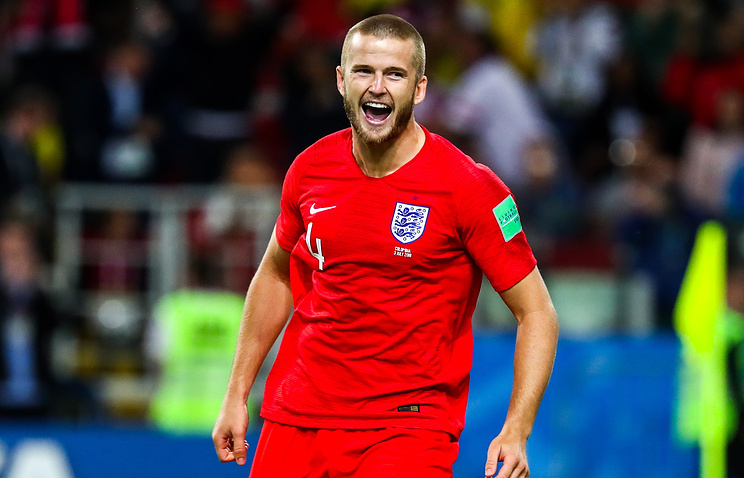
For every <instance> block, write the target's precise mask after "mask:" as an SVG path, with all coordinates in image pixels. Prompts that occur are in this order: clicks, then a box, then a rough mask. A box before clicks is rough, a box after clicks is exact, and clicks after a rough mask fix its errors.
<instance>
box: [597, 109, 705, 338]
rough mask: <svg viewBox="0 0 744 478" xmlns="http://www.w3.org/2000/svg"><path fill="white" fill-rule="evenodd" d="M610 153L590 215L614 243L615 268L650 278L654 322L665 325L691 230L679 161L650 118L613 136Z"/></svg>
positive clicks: (675, 295) (675, 293)
mask: <svg viewBox="0 0 744 478" xmlns="http://www.w3.org/2000/svg"><path fill="white" fill-rule="evenodd" d="M610 154H611V157H612V159H613V162H614V163H615V164H616V165H617V167H616V168H615V170H614V172H613V174H612V175H611V176H609V177H608V178H607V179H605V180H604V181H603V182H602V183H601V184H600V185H599V186H598V187H597V188H596V192H595V195H594V196H593V197H592V198H591V201H590V202H591V204H592V213H591V217H592V218H593V220H594V221H595V224H596V225H598V227H599V229H600V230H601V233H602V235H603V236H604V237H605V238H606V240H608V241H610V242H611V243H612V244H613V246H615V247H617V248H618V254H619V255H620V257H619V259H620V261H619V265H620V269H619V270H618V272H621V273H623V274H626V275H628V276H632V275H634V274H636V273H641V274H643V276H645V277H647V278H649V279H650V281H651V284H652V286H653V289H654V292H655V296H656V304H655V307H656V314H655V315H656V317H657V319H658V323H657V326H659V328H662V329H663V328H669V327H670V326H671V322H670V320H671V313H672V309H673V307H674V302H675V300H676V297H677V292H678V290H679V285H680V282H681V278H682V276H683V274H684V267H685V264H686V262H687V258H688V256H689V253H690V248H691V247H692V237H693V235H694V230H695V227H694V223H693V221H692V220H691V219H690V217H689V216H688V215H687V213H686V209H685V208H684V207H683V205H682V204H681V202H680V198H679V187H678V183H677V177H678V164H677V161H676V160H675V159H674V158H673V157H671V156H669V155H668V154H666V153H665V152H664V151H663V149H662V133H661V128H660V126H659V125H658V123H657V122H654V121H652V120H649V119H646V120H645V121H644V123H643V124H642V129H641V130H640V132H639V134H638V135H637V137H636V139H634V140H632V141H631V140H627V139H626V140H618V141H616V142H615V143H614V146H613V148H612V149H611V152H610Z"/></svg>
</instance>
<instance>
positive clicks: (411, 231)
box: [390, 202, 429, 244]
mask: <svg viewBox="0 0 744 478" xmlns="http://www.w3.org/2000/svg"><path fill="white" fill-rule="evenodd" d="M428 217H429V208H428V207H425V206H416V205H415V204H406V203H402V202H399V203H396V204H395V214H393V220H392V222H391V223H390V231H391V232H392V233H393V237H395V238H396V239H398V241H400V242H402V243H403V244H409V243H411V242H413V241H415V240H416V239H418V238H419V237H421V235H422V234H423V233H424V229H426V219H427V218H428Z"/></svg>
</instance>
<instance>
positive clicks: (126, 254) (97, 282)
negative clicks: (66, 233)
mask: <svg viewBox="0 0 744 478" xmlns="http://www.w3.org/2000/svg"><path fill="white" fill-rule="evenodd" d="M96 219H97V221H96V224H93V225H92V226H91V227H90V228H89V229H88V231H87V232H86V236H87V237H85V238H84V245H83V251H84V254H85V261H84V264H86V270H85V274H84V280H85V283H86V284H85V285H86V287H85V288H86V289H89V290H95V291H98V292H104V293H117V294H118V293H124V294H127V293H134V292H137V291H140V290H142V288H143V287H144V284H145V277H144V273H143V270H144V264H145V261H146V257H147V241H146V239H145V237H144V230H143V226H142V224H141V218H140V217H139V216H138V215H137V213H136V212H134V211H130V210H126V209H111V210H107V211H105V212H103V213H101V215H100V216H98V217H97V218H96Z"/></svg>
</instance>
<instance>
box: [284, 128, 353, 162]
mask: <svg viewBox="0 0 744 478" xmlns="http://www.w3.org/2000/svg"><path fill="white" fill-rule="evenodd" d="M350 148H351V128H346V129H342V130H340V131H336V132H335V133H331V134H329V135H327V136H324V137H322V138H321V139H319V140H318V141H316V142H315V143H313V144H311V145H310V146H308V147H307V148H306V149H305V150H304V151H302V152H301V153H300V154H298V155H297V158H296V159H295V162H296V163H297V162H299V163H312V162H318V161H323V160H327V159H329V158H333V157H336V156H338V155H339V153H341V152H344V151H350Z"/></svg>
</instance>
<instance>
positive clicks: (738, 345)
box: [722, 221, 744, 478]
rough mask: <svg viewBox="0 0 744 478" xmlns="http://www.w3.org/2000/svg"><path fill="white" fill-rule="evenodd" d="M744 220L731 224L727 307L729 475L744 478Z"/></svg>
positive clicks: (725, 321) (727, 470) (727, 471)
mask: <svg viewBox="0 0 744 478" xmlns="http://www.w3.org/2000/svg"><path fill="white" fill-rule="evenodd" d="M742 224H744V222H741V221H737V222H733V223H731V224H730V225H729V228H728V229H729V238H730V239H729V240H728V254H727V255H728V274H727V281H726V292H727V293H726V305H727V309H726V312H725V315H724V317H723V318H722V320H723V321H724V323H725V324H726V332H725V333H726V338H727V339H728V341H729V342H728V347H727V351H726V352H727V354H726V372H727V377H728V381H727V382H728V383H727V384H728V392H729V396H730V397H731V401H732V403H733V405H734V414H733V415H734V429H733V433H732V434H731V435H730V438H729V442H728V450H727V469H726V473H727V475H726V476H727V477H729V478H744V227H742Z"/></svg>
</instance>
